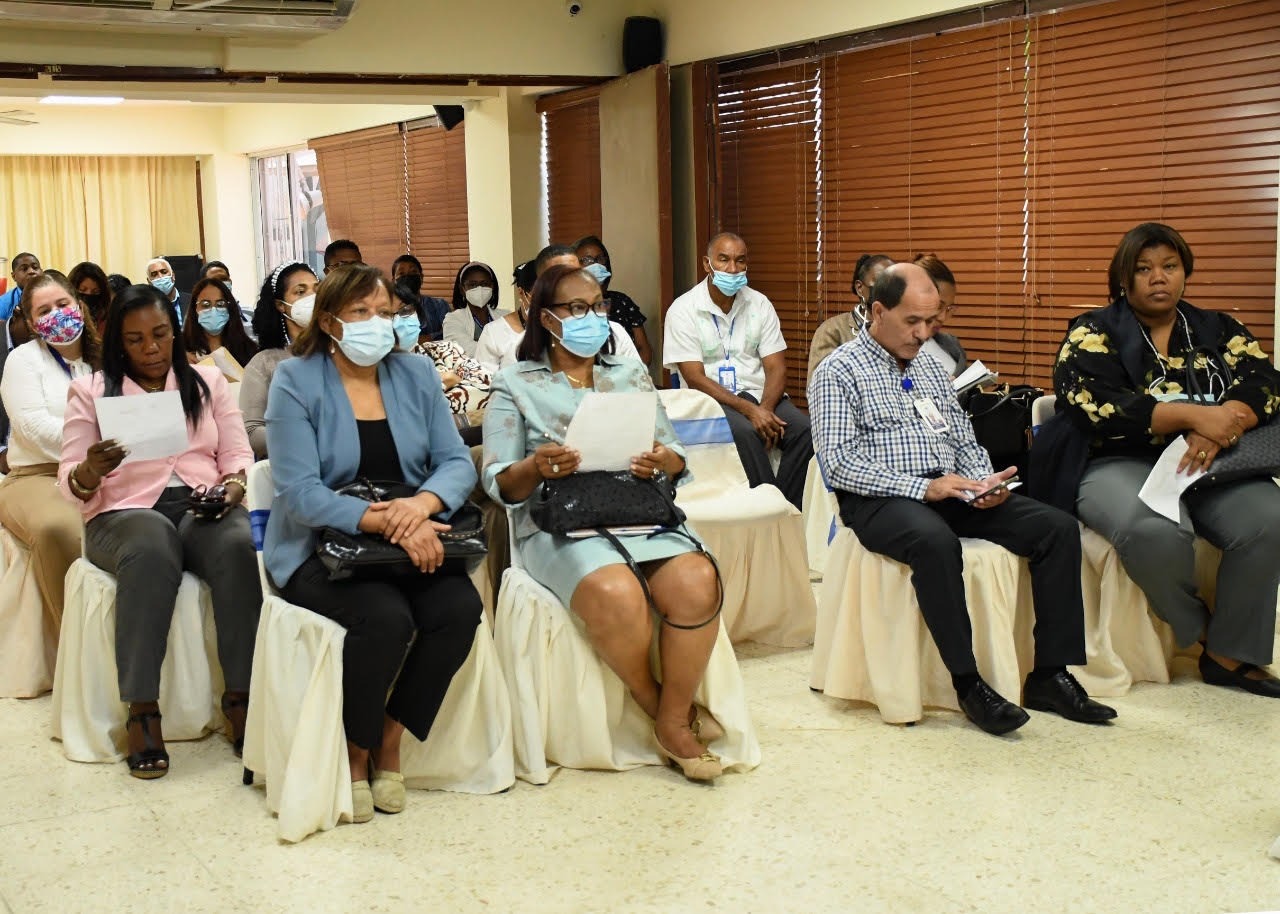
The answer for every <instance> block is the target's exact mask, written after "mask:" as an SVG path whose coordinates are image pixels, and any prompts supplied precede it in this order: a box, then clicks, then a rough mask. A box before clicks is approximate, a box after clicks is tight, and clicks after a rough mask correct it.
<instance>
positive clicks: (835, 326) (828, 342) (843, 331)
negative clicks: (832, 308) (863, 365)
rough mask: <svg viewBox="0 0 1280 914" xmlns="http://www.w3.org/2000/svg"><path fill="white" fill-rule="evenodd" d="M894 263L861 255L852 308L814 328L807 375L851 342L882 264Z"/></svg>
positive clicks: (855, 273) (864, 317) (863, 319)
mask: <svg viewBox="0 0 1280 914" xmlns="http://www.w3.org/2000/svg"><path fill="white" fill-rule="evenodd" d="M892 264H893V258H891V257H886V256H885V255H884V254H863V255H862V256H861V257H859V258H858V263H857V264H856V265H855V266H854V268H853V283H852V286H851V288H852V290H853V310H852V311H846V312H844V313H842V314H837V315H835V316H834V317H829V318H827V319H826V320H825V321H823V322H822V323H821V324H819V325H818V329H817V330H816V331H814V334H813V342H812V343H811V344H810V345H809V375H810V377H812V376H813V373H814V372H815V371H817V370H818V365H819V364H820V363H821V362H822V360H823V359H825V358H826V357H827V356H829V355H831V353H833V352H835V351H836V349H838V348H839V347H840V346H843V345H844V344H845V343H848V342H851V341H852V340H853V338H854V337H855V336H857V335H858V331H860V330H861V329H862V325H863V324H865V323H866V322H867V311H868V309H869V308H870V307H871V298H870V296H871V287H872V286H874V285H875V284H876V280H877V279H879V278H880V274H881V273H883V272H884V271H885V267H888V266H891V265H892Z"/></svg>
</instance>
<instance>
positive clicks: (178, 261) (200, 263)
mask: <svg viewBox="0 0 1280 914" xmlns="http://www.w3.org/2000/svg"><path fill="white" fill-rule="evenodd" d="M160 256H161V257H163V258H164V259H165V260H167V261H169V267H170V269H172V270H173V283H174V285H176V286H177V287H178V291H179V292H190V291H191V287H192V286H194V285H195V284H196V283H197V282H199V281H200V270H201V269H203V267H204V258H203V257H201V256H200V255H199V254H161V255H160ZM139 282H147V278H146V277H145V276H144V277H142V279H140V280H139Z"/></svg>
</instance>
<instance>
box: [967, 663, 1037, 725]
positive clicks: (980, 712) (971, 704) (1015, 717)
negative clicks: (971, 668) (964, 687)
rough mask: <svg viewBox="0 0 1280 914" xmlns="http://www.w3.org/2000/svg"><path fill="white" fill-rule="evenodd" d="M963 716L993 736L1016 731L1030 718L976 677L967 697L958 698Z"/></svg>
mask: <svg viewBox="0 0 1280 914" xmlns="http://www.w3.org/2000/svg"><path fill="white" fill-rule="evenodd" d="M959 697H960V707H961V708H962V709H963V710H964V716H965V717H967V718H969V720H971V721H973V722H974V723H975V724H977V725H978V726H979V727H981V728H982V729H983V730H986V731H987V732H988V733H990V734H992V735H993V736H1003V735H1004V734H1006V733H1011V732H1013V731H1014V730H1017V729H1018V728H1019V727H1021V726H1022V725H1023V724H1025V723H1026V722H1027V721H1029V720H1030V719H1031V718H1030V716H1028V714H1027V712H1026V711H1024V710H1022V709H1021V708H1019V707H1018V706H1017V705H1015V704H1014V703H1013V702H1011V701H1009V700H1008V699H1006V698H1004V697H1003V696H1002V695H1001V694H1000V693H999V692H997V691H996V690H995V689H993V688H991V686H989V685H987V683H986V682H985V681H984V680H983V679H982V677H978V681H977V683H975V684H974V686H973V688H971V689H970V690H969V694H968V695H963V696H959Z"/></svg>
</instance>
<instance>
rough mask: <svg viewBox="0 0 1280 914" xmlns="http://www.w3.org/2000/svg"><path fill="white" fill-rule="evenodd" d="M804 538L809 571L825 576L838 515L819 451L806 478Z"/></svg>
mask: <svg viewBox="0 0 1280 914" xmlns="http://www.w3.org/2000/svg"><path fill="white" fill-rule="evenodd" d="M802 504H803V505H804V510H803V511H802V512H801V513H802V514H804V540H805V548H806V549H807V550H808V553H809V574H810V576H811V577H812V578H813V579H815V580H819V581H820V580H822V576H823V574H824V573H825V572H826V569H827V553H829V552H830V551H831V541H832V540H833V539H835V536H836V517H835V515H834V514H832V513H831V501H830V499H828V498H827V482H826V480H825V479H824V478H823V476H822V466H821V465H820V464H819V463H818V455H817V454H814V455H813V459H811V460H810V461H809V472H808V473H807V474H806V475H805V478H804V500H803V502H802Z"/></svg>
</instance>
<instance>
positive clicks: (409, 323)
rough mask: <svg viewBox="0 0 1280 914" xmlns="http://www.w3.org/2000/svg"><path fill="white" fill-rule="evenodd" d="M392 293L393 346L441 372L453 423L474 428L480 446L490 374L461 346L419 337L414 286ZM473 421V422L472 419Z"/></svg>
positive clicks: (418, 298)
mask: <svg viewBox="0 0 1280 914" xmlns="http://www.w3.org/2000/svg"><path fill="white" fill-rule="evenodd" d="M392 291H393V292H394V293H395V296H396V301H395V306H396V308H397V309H398V310H397V311H396V317H395V328H394V329H395V332H396V345H397V346H398V347H399V348H400V349H401V350H402V351H404V352H414V353H417V354H418V355H425V356H426V357H427V358H429V359H431V361H432V362H433V363H434V364H435V366H436V371H438V372H439V373H440V382H441V384H443V385H444V396H445V399H447V400H448V401H449V409H450V411H451V412H452V413H453V417H454V422H455V423H456V424H457V425H458V427H459V429H467V428H468V426H472V425H474V427H475V429H476V432H475V439H476V440H475V441H474V442H468V444H479V443H480V418H481V415H480V413H481V411H482V410H483V409H484V404H485V401H487V400H488V399H489V372H487V371H486V370H485V369H484V366H483V365H481V364H480V363H479V362H477V361H476V360H475V359H473V358H470V357H469V356H468V355H466V353H464V352H463V351H462V347H461V346H459V345H458V344H457V343H453V342H450V341H449V340H437V341H433V340H429V339H424V338H423V337H422V327H423V324H422V310H423V306H422V297H421V296H420V295H418V293H417V292H415V291H414V290H413V287H412V286H410V285H408V284H406V283H402V282H398V283H396V284H395V285H394V286H393V287H392ZM473 416H474V418H475V420H476V421H475V422H474V423H473V422H472V421H471V420H472V417H473Z"/></svg>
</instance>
